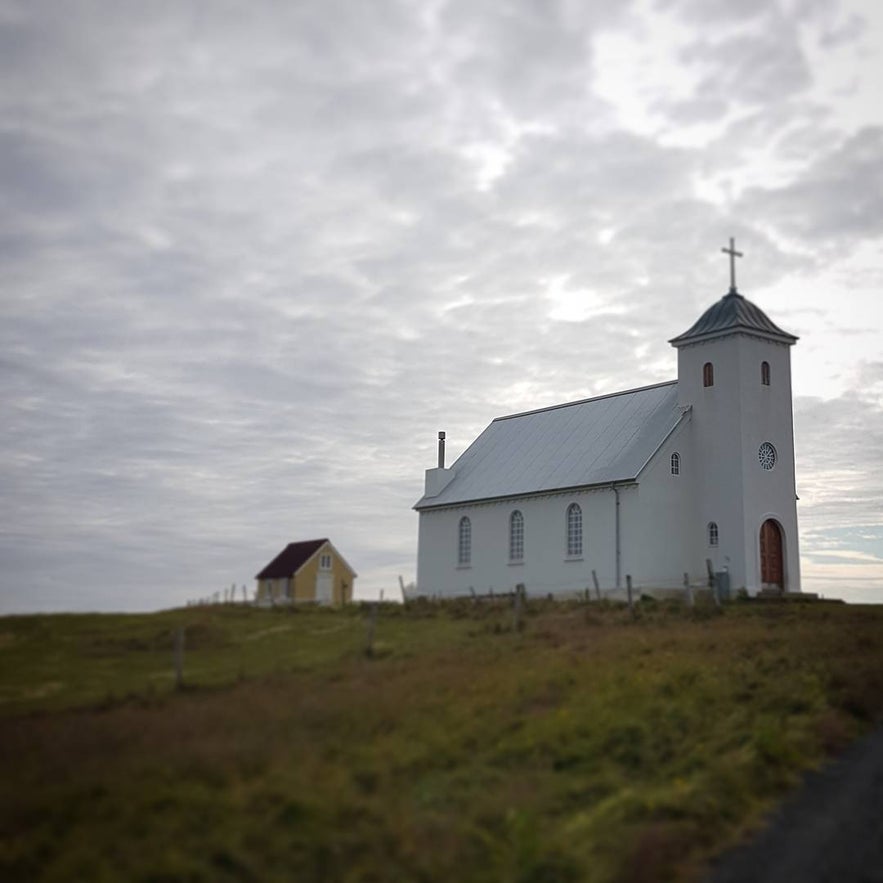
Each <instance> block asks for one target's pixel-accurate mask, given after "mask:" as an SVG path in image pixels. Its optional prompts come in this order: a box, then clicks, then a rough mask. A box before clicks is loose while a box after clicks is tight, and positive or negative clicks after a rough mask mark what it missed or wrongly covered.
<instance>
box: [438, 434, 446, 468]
mask: <svg viewBox="0 0 883 883" xmlns="http://www.w3.org/2000/svg"><path fill="white" fill-rule="evenodd" d="M438 468H439V469H444V468H445V434H444V433H443V432H440V433H439V434H438Z"/></svg>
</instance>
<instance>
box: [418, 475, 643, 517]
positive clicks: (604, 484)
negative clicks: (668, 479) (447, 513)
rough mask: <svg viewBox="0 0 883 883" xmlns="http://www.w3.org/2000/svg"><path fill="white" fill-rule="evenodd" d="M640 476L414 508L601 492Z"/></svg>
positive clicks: (628, 483) (442, 507)
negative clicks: (580, 492)
mask: <svg viewBox="0 0 883 883" xmlns="http://www.w3.org/2000/svg"><path fill="white" fill-rule="evenodd" d="M637 482H638V476H637V475H632V476H628V477H626V478H614V479H611V480H609V481H596V482H593V483H592V484H577V485H568V486H567V487H560V488H558V487H556V488H545V489H543V490H536V491H523V492H522V493H518V494H501V495H499V496H494V497H475V498H474V499H471V500H453V501H451V502H449V503H437V504H435V505H434V506H432V505H430V506H421V505H420V503H421V501H420V500H418V501H417V502H416V503H415V504H414V505H413V506H412V508H413V509H414V510H415V511H417V512H426V511H428V510H430V509H456V508H458V507H459V506H479V505H481V504H483V503H496V502H498V501H499V500H524V499H528V498H531V497H548V496H552V495H553V494H567V493H574V492H576V491H593V490H600V489H602V488H612V487H613V486H614V485H616V486H619V485H631V484H637Z"/></svg>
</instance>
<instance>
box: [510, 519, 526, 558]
mask: <svg viewBox="0 0 883 883" xmlns="http://www.w3.org/2000/svg"><path fill="white" fill-rule="evenodd" d="M523 558H524V516H523V515H522V514H521V513H520V512H519V511H518V510H517V509H516V510H515V511H514V512H513V513H512V514H511V515H510V516H509V560H510V561H521V560H522V559H523Z"/></svg>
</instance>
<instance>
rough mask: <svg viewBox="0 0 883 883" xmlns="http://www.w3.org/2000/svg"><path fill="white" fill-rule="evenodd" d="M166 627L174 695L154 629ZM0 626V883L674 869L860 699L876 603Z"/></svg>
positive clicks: (512, 875) (459, 608) (460, 609)
mask: <svg viewBox="0 0 883 883" xmlns="http://www.w3.org/2000/svg"><path fill="white" fill-rule="evenodd" d="M180 626H185V627H186V658H185V669H184V670H185V684H184V688H183V689H180V690H176V689H175V682H174V672H173V666H172V641H173V635H174V633H175V630H176V629H177V628H178V627H180ZM524 626H525V627H524V629H523V631H520V632H519V631H515V630H513V628H512V614H511V611H510V610H509V609H508V608H507V607H506V606H505V604H504V602H499V603H498V604H489V603H482V604H481V605H473V604H471V603H469V602H462V603H452V604H447V605H432V604H419V603H418V604H412V605H409V606H408V607H407V608H394V607H386V608H384V609H382V610H381V613H380V617H379V619H378V622H377V631H376V640H375V644H374V653H373V655H372V656H370V657H369V656H367V655H366V654H365V652H364V650H365V635H366V614H365V612H364V611H363V610H360V609H359V608H358V607H352V608H350V609H347V610H341V611H330V610H297V611H293V612H290V611H284V610H277V611H269V610H256V609H252V608H232V607H214V608H188V609H183V610H176V611H169V612H165V613H158V614H151V615H141V616H119V615H113V616H111V615H107V616H98V615H89V616H74V615H65V616H61V615H59V616H33V617H7V618H4V619H0V879H2V880H4V881H19V880H21V881H61V880H64V881H94V883H100V881H114V883H117V881H122V880H125V881H240V880H246V881H247V880H254V881H334V883H337V881H343V883H349V881H412V880H413V881H427V883H429V881H452V880H453V881H512V883H515V881H518V883H553V881H583V880H586V881H665V880H689V879H696V878H697V875H699V874H700V873H701V870H702V867H703V862H704V861H706V860H707V858H708V857H709V856H710V855H712V854H714V853H715V852H717V851H719V850H720V849H722V848H723V847H725V846H727V845H729V844H731V843H733V842H734V841H735V840H736V839H738V837H739V836H740V835H741V834H742V833H743V832H744V831H745V830H746V829H747V828H748V827H750V826H751V825H756V824H758V823H759V821H760V819H761V818H762V814H763V813H764V812H765V811H766V810H768V809H769V808H770V807H771V806H772V805H773V803H774V802H775V801H776V800H777V799H779V798H780V797H781V796H782V794H783V793H784V792H785V791H786V790H787V789H788V788H789V787H790V786H792V785H793V784H794V783H795V782H796V781H797V780H798V778H799V775H800V772H801V771H802V770H804V769H806V768H808V767H811V766H814V765H817V764H819V763H820V762H822V761H823V760H824V759H825V757H826V756H828V755H830V754H831V753H835V752H837V751H838V750H840V749H842V748H843V747H844V746H845V745H846V744H847V743H848V742H849V741H850V740H851V739H852V738H854V737H855V736H857V735H858V734H859V733H861V732H863V731H864V730H866V729H868V728H869V727H870V726H872V725H873V723H874V722H875V721H877V720H879V716H880V715H881V712H883V640H881V636H883V608H880V607H852V606H850V607H847V606H845V605H836V604H830V605H829V604H784V605H777V604H769V605H767V604H753V603H752V604H749V603H742V604H733V605H730V606H728V607H726V608H725V609H724V611H723V612H722V613H720V614H718V613H717V612H716V611H715V610H714V609H713V608H697V609H696V610H695V611H690V610H687V609H684V608H682V607H680V606H678V605H674V604H672V605H662V604H658V603H644V604H641V605H639V611H638V614H637V616H636V617H635V618H633V617H632V616H631V615H630V614H629V612H628V610H627V609H623V608H620V607H614V606H604V605H595V606H591V607H580V606H578V605H562V604H552V603H546V602H531V604H530V606H529V609H528V612H527V615H526V617H525V620H524Z"/></svg>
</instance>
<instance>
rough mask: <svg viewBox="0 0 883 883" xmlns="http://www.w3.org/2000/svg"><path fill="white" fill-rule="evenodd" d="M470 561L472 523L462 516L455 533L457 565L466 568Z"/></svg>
mask: <svg viewBox="0 0 883 883" xmlns="http://www.w3.org/2000/svg"><path fill="white" fill-rule="evenodd" d="M471 561H472V522H471V521H470V520H469V519H468V518H467V517H466V516H465V515H464V516H463V517H462V518H461V519H460V527H459V530H458V532H457V564H458V565H459V566H460V567H468V566H469V564H470V562H471Z"/></svg>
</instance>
